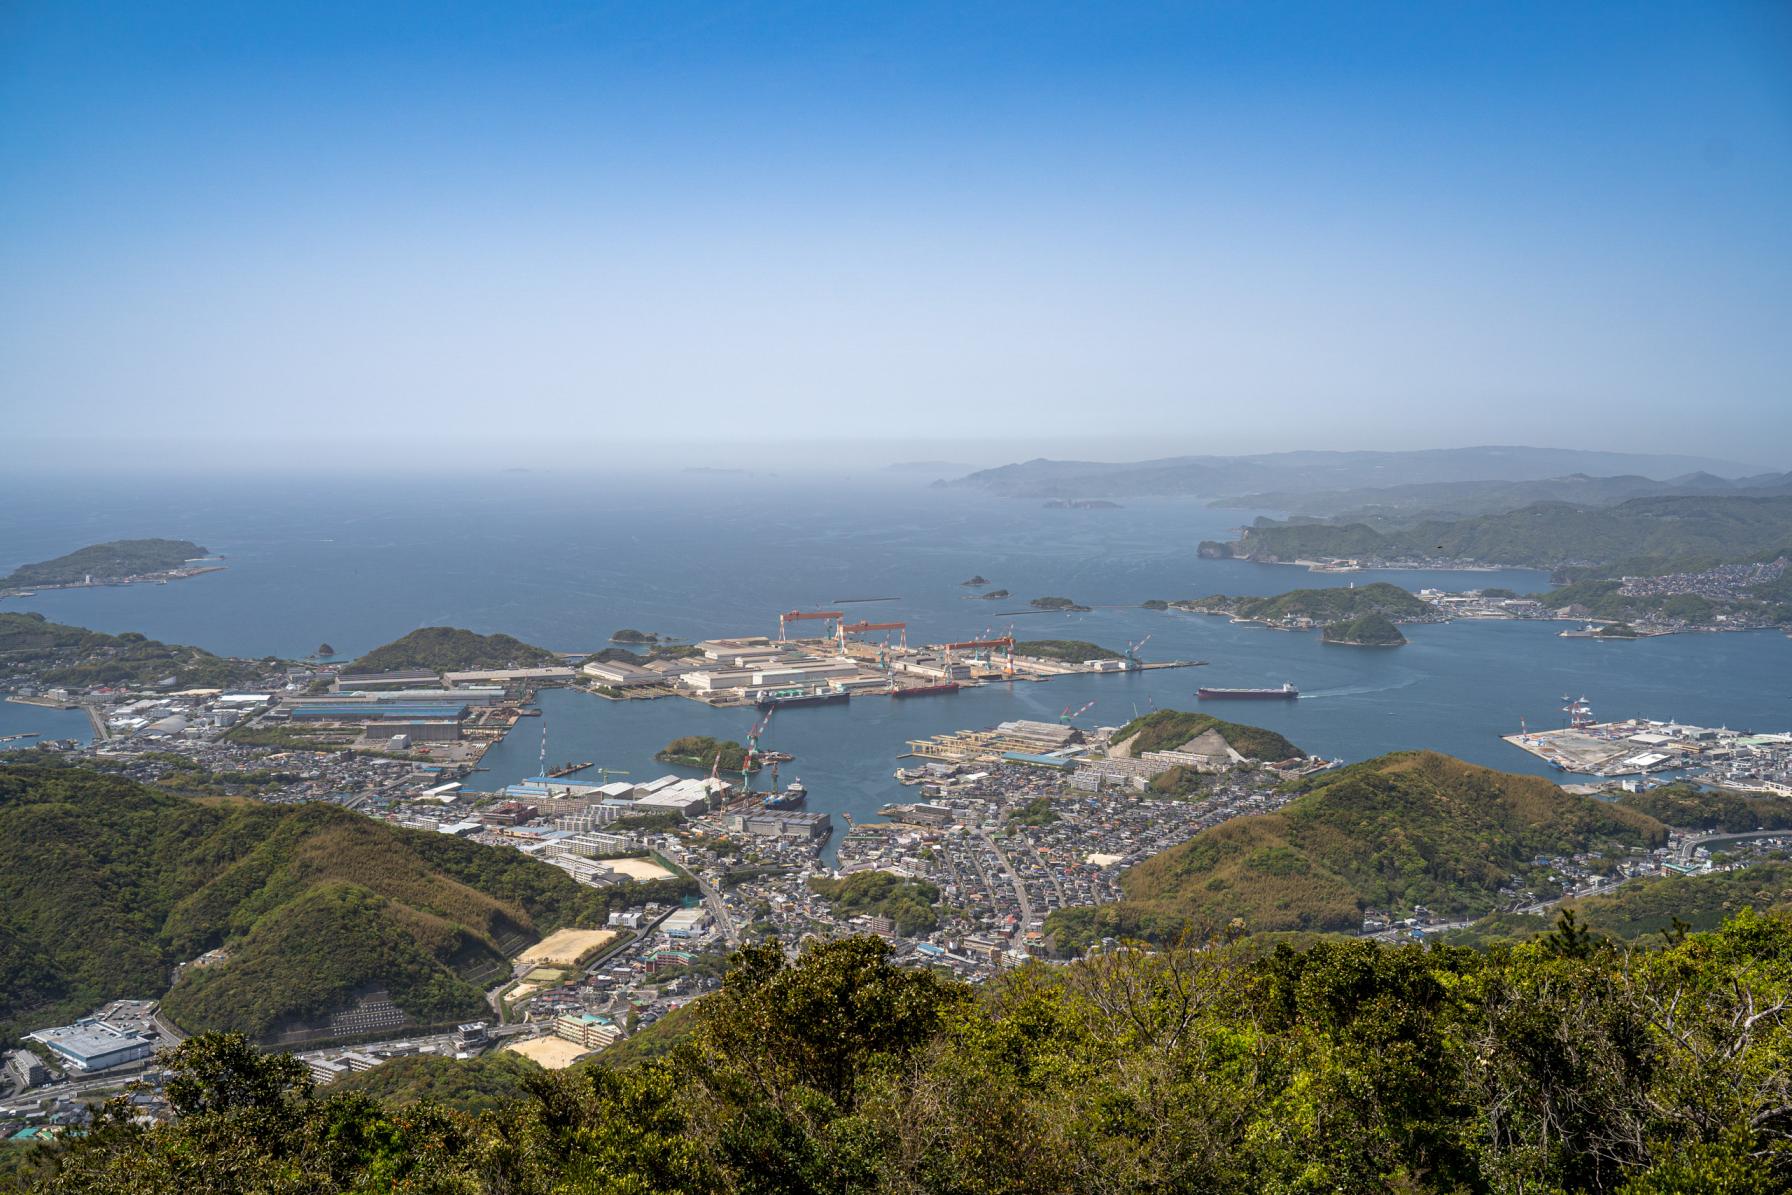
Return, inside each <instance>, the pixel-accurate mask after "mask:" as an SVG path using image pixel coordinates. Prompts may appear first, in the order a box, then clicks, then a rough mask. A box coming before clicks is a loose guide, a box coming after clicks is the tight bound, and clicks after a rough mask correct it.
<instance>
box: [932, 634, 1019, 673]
mask: <svg viewBox="0 0 1792 1195" xmlns="http://www.w3.org/2000/svg"><path fill="white" fill-rule="evenodd" d="M935 646H936V647H938V648H939V650H941V651H943V652H945V653H946V660H947V662H950V661H951V659H952V653H953V652H955V651H959V650H967V651H994V650H995V649H996V648H998V647H999V648H1001V649H1002V652H1003V654H1004V655H1005V656H1006V657H1007V658H1006V660H1005V661H1004V663H1003V671H1005V672H1013V671H1014V636H1013V635H1003V636H1001V637H999V638H995V639H966V640H965V641H964V642H962V643H940V644H936V645H935Z"/></svg>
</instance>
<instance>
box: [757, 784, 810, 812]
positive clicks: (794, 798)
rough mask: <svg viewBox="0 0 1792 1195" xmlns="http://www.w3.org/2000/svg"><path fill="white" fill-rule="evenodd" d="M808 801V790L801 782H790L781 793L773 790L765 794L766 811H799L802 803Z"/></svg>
mask: <svg viewBox="0 0 1792 1195" xmlns="http://www.w3.org/2000/svg"><path fill="white" fill-rule="evenodd" d="M808 799H809V790H808V789H806V788H804V787H803V782H802V781H801V780H792V781H791V782H790V785H789V787H787V788H786V789H785V790H784V791H783V792H778V791H776V790H773V791H772V792H768V793H766V794H765V807H766V808H767V809H801V808H802V807H803V802H804V801H807V800H808Z"/></svg>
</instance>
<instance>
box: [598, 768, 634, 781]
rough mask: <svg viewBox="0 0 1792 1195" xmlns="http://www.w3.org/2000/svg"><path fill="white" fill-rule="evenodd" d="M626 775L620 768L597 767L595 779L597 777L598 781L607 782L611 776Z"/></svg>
mask: <svg viewBox="0 0 1792 1195" xmlns="http://www.w3.org/2000/svg"><path fill="white" fill-rule="evenodd" d="M626 775H628V773H627V772H625V771H623V770H622V769H621V768H599V769H597V779H598V783H600V784H608V783H609V782H610V777H612V776H626Z"/></svg>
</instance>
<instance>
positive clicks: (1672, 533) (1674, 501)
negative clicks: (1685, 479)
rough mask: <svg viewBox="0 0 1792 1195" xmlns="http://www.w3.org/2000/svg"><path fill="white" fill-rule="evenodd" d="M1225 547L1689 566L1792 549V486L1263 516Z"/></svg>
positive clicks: (1259, 554) (1673, 568)
mask: <svg viewBox="0 0 1792 1195" xmlns="http://www.w3.org/2000/svg"><path fill="white" fill-rule="evenodd" d="M1207 547H1208V548H1212V547H1213V545H1207ZM1219 551H1220V552H1222V553H1228V552H1229V553H1230V554H1231V555H1233V556H1238V557H1243V558H1246V559H1250V560H1256V561H1259V562H1265V563H1269V562H1276V561H1282V562H1288V561H1295V560H1328V559H1341V558H1349V559H1355V560H1359V561H1391V560H1407V561H1412V560H1453V561H1474V562H1477V563H1481V564H1497V565H1508V566H1514V567H1527V568H1552V569H1556V568H1562V567H1564V566H1580V567H1592V568H1602V569H1607V570H1616V571H1618V572H1623V573H1632V574H1659V573H1663V572H1679V571H1688V572H1691V571H1697V570H1700V569H1706V568H1711V567H1714V566H1716V565H1719V564H1728V563H1737V562H1742V561H1750V560H1763V561H1765V560H1772V559H1774V558H1775V557H1776V556H1780V555H1786V554H1788V553H1792V495H1787V494H1760V495H1757V494H1754V493H1743V494H1722V495H1675V496H1669V497H1663V498H1632V499H1630V500H1629V501H1627V502H1620V503H1616V504H1614V505H1609V506H1577V505H1573V504H1570V503H1564V502H1538V503H1534V504H1532V505H1530V506H1524V507H1520V508H1519V509H1517V510H1512V511H1502V512H1500V513H1497V514H1488V515H1478V516H1475V517H1472V518H1465V519H1427V520H1423V521H1419V522H1414V523H1412V524H1411V525H1410V526H1405V527H1400V528H1395V529H1391V530H1385V531H1378V530H1376V529H1375V528H1373V527H1369V526H1366V525H1364V524H1362V523H1313V522H1286V523H1277V522H1272V521H1270V520H1267V519H1261V520H1259V521H1258V522H1257V523H1256V524H1255V525H1254V526H1251V527H1249V528H1246V529H1245V533H1244V538H1243V540H1242V541H1240V542H1238V543H1235V544H1231V545H1225V546H1222V547H1220V548H1219Z"/></svg>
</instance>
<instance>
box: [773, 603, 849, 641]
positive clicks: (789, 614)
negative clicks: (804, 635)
mask: <svg viewBox="0 0 1792 1195" xmlns="http://www.w3.org/2000/svg"><path fill="white" fill-rule="evenodd" d="M845 617H846V615H845V614H844V613H843V612H841V611H839V610H786V611H785V612H784V613H782V614H780V615H778V641H779V642H780V643H782V642H783V641H784V640H785V638H786V635H785V628H786V627H787V626H788V625H789V624H790V623H793V622H801V621H803V620H804V619H808V618H822V619H826V620H827V621H829V622H839V621H840V620H841V619H843V618H845Z"/></svg>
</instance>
